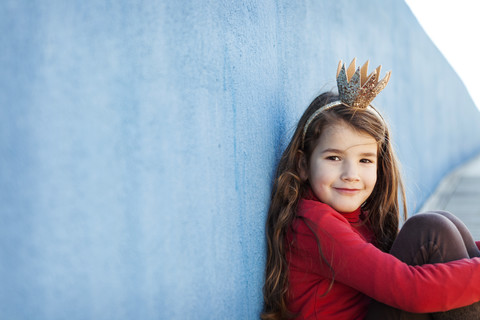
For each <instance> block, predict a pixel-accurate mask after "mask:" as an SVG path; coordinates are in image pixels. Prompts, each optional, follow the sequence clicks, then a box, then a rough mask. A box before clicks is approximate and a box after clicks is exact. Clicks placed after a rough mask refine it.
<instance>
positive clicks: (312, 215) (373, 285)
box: [297, 205, 480, 313]
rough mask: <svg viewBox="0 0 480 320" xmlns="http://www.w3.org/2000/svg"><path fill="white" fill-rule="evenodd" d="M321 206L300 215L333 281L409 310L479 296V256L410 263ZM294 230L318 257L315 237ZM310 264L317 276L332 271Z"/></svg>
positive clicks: (465, 302) (424, 309) (434, 309)
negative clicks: (306, 221) (309, 225)
mask: <svg viewBox="0 0 480 320" xmlns="http://www.w3.org/2000/svg"><path fill="white" fill-rule="evenodd" d="M325 207H326V206H325V205H321V206H320V209H319V208H316V209H315V210H307V211H305V212H304V216H305V217H306V218H307V219H309V220H311V221H312V222H313V226H314V230H315V232H316V234H317V236H318V238H319V241H320V245H321V251H322V254H323V256H324V257H325V259H326V260H327V261H329V263H330V264H331V266H332V267H333V270H335V281H336V282H340V283H343V284H345V285H347V286H349V287H352V288H354V289H356V290H358V291H360V292H363V293H364V294H366V295H368V296H370V297H372V298H374V299H375V300H378V301H380V302H383V303H385V304H387V305H390V306H393V307H395V308H399V309H402V310H405V311H409V312H414V313H429V312H437V311H445V310H450V309H454V308H459V307H462V306H466V305H469V304H472V303H474V302H476V301H479V300H480V258H473V259H463V260H458V261H452V262H448V263H441V264H428V265H423V266H409V265H407V264H405V263H403V262H401V261H400V260H398V259H397V258H395V257H394V256H392V255H390V254H387V253H384V252H382V251H381V250H379V249H378V248H376V247H375V246H373V245H372V244H370V243H368V242H366V241H365V240H364V239H363V238H362V237H361V236H360V235H359V234H357V233H356V232H355V231H353V230H352V228H351V226H350V225H349V224H348V222H347V221H346V220H345V218H344V217H343V216H342V215H341V214H339V213H337V212H335V211H333V210H332V209H330V208H329V207H327V208H328V209H329V210H327V209H325ZM301 225H302V224H298V228H299V229H301V227H300V226H301ZM298 231H299V232H298V233H297V236H298V239H297V243H298V246H301V250H305V252H307V251H308V252H309V254H313V255H315V254H316V256H314V257H311V258H313V259H314V260H316V261H322V258H320V254H319V253H318V250H312V247H317V242H316V240H315V237H312V235H311V232H310V234H308V233H309V230H308V228H306V227H304V229H303V230H298ZM310 261H311V260H310ZM309 267H311V268H312V270H311V271H312V272H314V273H317V274H319V275H321V276H322V277H327V278H330V277H331V271H330V269H329V268H328V267H327V266H326V264H325V263H320V262H319V263H315V264H309Z"/></svg>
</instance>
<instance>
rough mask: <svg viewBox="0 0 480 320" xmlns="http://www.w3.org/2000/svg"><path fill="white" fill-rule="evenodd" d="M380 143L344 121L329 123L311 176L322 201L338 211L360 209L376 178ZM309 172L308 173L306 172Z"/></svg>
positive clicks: (316, 155)
mask: <svg viewBox="0 0 480 320" xmlns="http://www.w3.org/2000/svg"><path fill="white" fill-rule="evenodd" d="M377 149H378V148H377V142H376V141H375V139H374V138H373V137H372V136H370V135H369V134H367V133H364V132H361V131H358V130H355V129H354V128H353V127H351V126H350V125H348V124H347V123H345V122H343V121H341V122H339V123H337V124H332V125H329V126H327V127H326V128H325V130H324V131H323V133H322V135H321V136H320V138H319V140H318V142H317V145H316V147H315V149H314V150H313V153H312V155H311V158H310V167H309V168H308V176H306V177H302V178H308V180H309V181H310V185H311V187H312V189H313V192H314V193H315V195H316V196H317V198H318V199H319V200H320V201H322V202H323V203H326V204H328V205H329V206H331V207H332V208H333V209H335V210H336V211H339V212H352V211H355V210H356V209H358V208H359V207H360V206H361V205H362V204H363V203H364V202H365V201H366V200H367V198H368V197H369V196H370V194H371V193H372V191H373V188H374V187H375V182H376V181H377ZM305 175H306V174H305Z"/></svg>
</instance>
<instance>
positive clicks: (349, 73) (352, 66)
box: [347, 58, 357, 81]
mask: <svg viewBox="0 0 480 320" xmlns="http://www.w3.org/2000/svg"><path fill="white" fill-rule="evenodd" d="M356 62H357V58H353V60H352V62H350V65H349V66H348V69H347V81H350V79H351V78H352V76H353V74H354V73H355V63H356Z"/></svg>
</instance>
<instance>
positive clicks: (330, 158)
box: [327, 156, 340, 161]
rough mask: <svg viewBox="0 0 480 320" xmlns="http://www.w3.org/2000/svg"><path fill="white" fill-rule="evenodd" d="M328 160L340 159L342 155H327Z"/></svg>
mask: <svg viewBox="0 0 480 320" xmlns="http://www.w3.org/2000/svg"><path fill="white" fill-rule="evenodd" d="M327 160H332V161H339V160H340V157H338V156H329V157H327Z"/></svg>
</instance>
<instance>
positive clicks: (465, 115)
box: [0, 0, 480, 320]
mask: <svg viewBox="0 0 480 320" xmlns="http://www.w3.org/2000/svg"><path fill="white" fill-rule="evenodd" d="M47 2H48V3H47ZM47 2H45V1H16V0H6V1H5V0H4V1H1V2H0V33H1V34H2V38H1V40H0V284H1V285H0V318H2V319H22V320H23V319H49V320H52V319H255V318H257V317H258V313H259V311H260V309H261V300H262V294H261V286H262V276H263V264H264V256H265V255H264V231H263V230H264V220H265V216H266V210H267V207H268V197H269V192H270V186H271V181H272V175H273V171H274V168H275V165H276V162H277V160H278V158H279V155H280V154H281V151H282V149H283V148H284V147H285V145H286V143H287V142H288V139H289V136H290V134H291V133H292V131H293V128H294V126H295V122H296V121H297V119H298V118H299V116H300V115H301V113H302V112H303V110H304V109H305V108H306V106H307V105H308V103H309V102H310V101H311V100H312V99H313V98H314V97H315V96H316V95H317V94H318V93H320V92H321V91H323V90H329V89H333V88H335V81H334V75H335V72H336V66H337V63H338V60H339V59H343V60H350V59H351V58H352V57H354V56H356V57H358V59H359V62H361V63H363V61H365V60H366V59H371V65H372V67H373V66H376V65H377V64H380V63H381V64H383V66H384V70H392V71H393V76H392V79H391V81H390V84H389V85H388V87H387V88H386V89H385V90H384V92H382V93H381V95H380V96H379V97H378V98H377V99H376V105H377V106H378V107H379V109H380V110H382V111H383V113H384V114H385V116H386V117H387V118H388V119H389V120H390V122H391V126H392V129H393V133H394V138H395V139H396V140H395V141H396V145H397V149H398V153H399V155H400V158H401V160H402V162H403V169H404V172H405V175H406V182H407V187H408V190H409V196H410V202H409V207H410V209H412V210H414V209H415V207H417V206H419V205H421V204H422V202H423V201H424V200H425V199H426V197H427V196H428V195H429V194H430V193H431V192H432V190H433V188H434V187H435V185H436V183H437V182H438V181H439V180H440V179H441V178H442V176H443V175H444V174H445V173H447V172H448V171H449V170H451V169H452V168H453V167H454V166H456V165H458V164H460V163H462V162H464V161H466V160H467V159H469V158H470V157H471V156H472V155H474V154H476V153H477V152H478V151H480V129H478V128H479V125H478V123H479V120H480V115H479V112H478V110H477V109H476V108H475V106H474V105H473V103H472V101H471V99H470V97H469V96H468V94H467V92H466V90H465V88H464V86H463V84H462V83H461V81H460V80H459V78H458V77H457V76H456V74H455V73H454V72H453V70H452V68H451V67H450V66H449V65H448V64H447V62H446V61H445V59H444V58H443V57H442V56H441V54H440V53H439V52H438V50H437V49H436V48H435V47H434V45H433V44H432V43H431V42H430V40H429V39H428V38H427V36H426V35H425V33H424V32H423V31H422V30H421V28H420V26H419V25H418V23H417V21H416V20H415V18H414V17H413V15H412V14H411V12H410V11H409V9H408V7H407V6H406V4H405V3H404V2H403V1H399V0H396V1H394V0H391V1H381V0H376V1H370V2H368V5H366V4H364V3H363V2H362V3H361V2H354V1H346V0H344V1H243V3H240V2H239V1H202V2H195V1H163V2H158V1H149V0H145V1H142V2H139V3H138V4H135V5H134V4H128V3H127V1H124V3H123V4H118V3H116V2H111V1H93V0H82V1H47Z"/></svg>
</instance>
